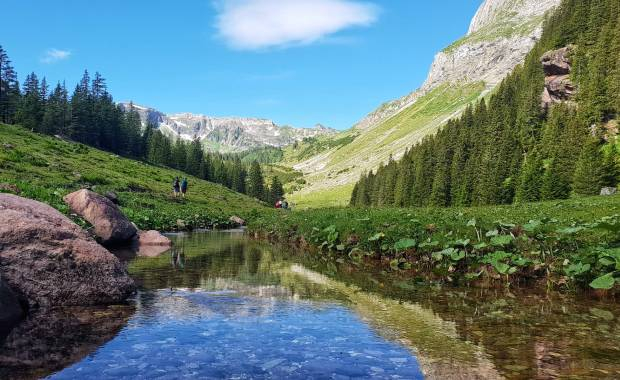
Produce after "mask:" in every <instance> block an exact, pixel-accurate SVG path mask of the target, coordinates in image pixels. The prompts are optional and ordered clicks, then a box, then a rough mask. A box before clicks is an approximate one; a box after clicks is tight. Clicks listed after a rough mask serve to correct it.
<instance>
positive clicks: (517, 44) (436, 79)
mask: <svg viewBox="0 0 620 380" xmlns="http://www.w3.org/2000/svg"><path fill="white" fill-rule="evenodd" d="M560 2H561V0H486V1H485V2H484V3H483V4H482V5H481V6H480V8H479V9H478V12H477V13H476V15H475V16H474V18H473V20H472V22H471V24H470V27H469V31H468V33H467V35H466V36H465V37H463V38H462V39H461V40H459V41H457V42H455V43H454V44H453V45H452V46H451V47H449V48H447V49H445V50H444V51H441V52H439V53H437V55H436V56H435V60H434V62H433V64H432V65H431V69H430V72H429V74H428V77H427V79H426V81H425V82H424V84H423V85H422V87H421V88H419V89H418V90H416V91H414V92H412V93H410V94H408V95H406V96H404V97H402V98H400V99H396V100H393V101H391V102H388V103H385V104H383V105H382V106H381V107H379V108H378V109H377V110H375V111H374V112H372V113H370V114H369V115H367V116H366V117H365V118H364V119H362V120H361V121H360V122H359V123H357V124H356V125H355V128H358V129H367V128H372V127H374V126H376V125H379V124H380V123H382V122H383V121H385V120H387V119H388V118H390V117H392V116H394V115H396V114H398V113H399V112H401V111H402V110H404V109H405V108H407V107H409V106H411V105H412V104H414V103H415V102H416V101H417V100H418V99H419V98H420V97H422V96H424V95H426V94H428V93H429V92H430V91H432V90H433V89H435V88H437V87H439V86H441V85H444V84H448V85H454V84H458V83H474V82H480V81H482V82H484V83H485V84H486V87H487V89H488V90H490V89H492V88H493V87H495V86H496V85H497V84H498V83H499V82H501V80H502V79H504V78H505V77H506V75H508V74H509V73H510V72H511V71H512V70H513V69H514V68H515V67H516V66H517V65H518V64H520V63H522V62H523V59H524V58H525V56H526V55H527V53H528V52H529V51H530V50H531V49H532V47H533V46H534V44H535V43H536V41H538V39H539V38H540V36H541V34H542V24H543V21H544V17H543V16H544V15H545V13H546V12H548V11H550V10H552V9H553V8H555V7H556V6H558V5H559V4H560Z"/></svg>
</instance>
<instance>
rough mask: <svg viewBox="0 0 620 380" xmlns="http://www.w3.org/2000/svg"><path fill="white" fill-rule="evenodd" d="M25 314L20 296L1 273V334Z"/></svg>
mask: <svg viewBox="0 0 620 380" xmlns="http://www.w3.org/2000/svg"><path fill="white" fill-rule="evenodd" d="M23 315H24V310H23V309H22V306H21V304H20V302H19V298H17V295H16V294H15V293H14V292H13V290H12V289H11V288H10V287H9V285H7V283H6V282H4V280H3V279H2V276H1V275H0V336H2V334H3V333H5V332H6V331H7V330H8V329H9V328H10V327H11V326H13V324H15V322H17V321H19V320H20V319H21V318H22V317H23Z"/></svg>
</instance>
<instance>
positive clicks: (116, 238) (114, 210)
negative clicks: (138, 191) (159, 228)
mask: <svg viewBox="0 0 620 380" xmlns="http://www.w3.org/2000/svg"><path fill="white" fill-rule="evenodd" d="M64 201H65V202H66V203H67V204H68V205H69V207H70V208H71V210H72V211H73V212H75V213H76V214H78V215H79V216H81V217H82V218H84V219H86V220H87V221H88V222H89V223H90V224H92V225H93V227H94V231H95V235H97V236H98V237H99V238H100V239H101V243H102V244H108V245H112V244H122V243H126V242H128V241H129V240H131V238H133V237H134V235H136V233H137V232H138V230H137V228H136V227H135V226H134V225H133V224H132V223H131V222H130V221H129V219H127V218H126V217H125V215H123V213H122V212H121V210H119V208H118V207H117V206H116V205H115V204H114V203H112V201H111V200H109V199H108V198H106V197H103V196H101V195H99V194H97V193H94V192H92V191H90V190H86V189H82V190H78V191H76V192H73V193H71V194H69V195H67V196H65V197H64Z"/></svg>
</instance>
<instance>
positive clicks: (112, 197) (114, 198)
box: [105, 191, 118, 205]
mask: <svg viewBox="0 0 620 380" xmlns="http://www.w3.org/2000/svg"><path fill="white" fill-rule="evenodd" d="M105 197H106V198H108V199H109V200H111V201H112V203H114V204H115V205H117V204H118V195H117V194H116V193H115V192H113V191H108V192H107V193H105Z"/></svg>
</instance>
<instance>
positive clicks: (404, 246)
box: [394, 239, 416, 252]
mask: <svg viewBox="0 0 620 380" xmlns="http://www.w3.org/2000/svg"><path fill="white" fill-rule="evenodd" d="M415 246H416V241H415V240H413V239H400V240H399V241H397V242H396V244H394V250H396V251H397V252H402V251H406V250H408V249H411V248H413V247H415Z"/></svg>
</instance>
